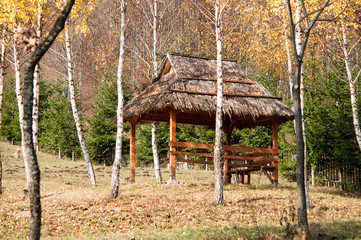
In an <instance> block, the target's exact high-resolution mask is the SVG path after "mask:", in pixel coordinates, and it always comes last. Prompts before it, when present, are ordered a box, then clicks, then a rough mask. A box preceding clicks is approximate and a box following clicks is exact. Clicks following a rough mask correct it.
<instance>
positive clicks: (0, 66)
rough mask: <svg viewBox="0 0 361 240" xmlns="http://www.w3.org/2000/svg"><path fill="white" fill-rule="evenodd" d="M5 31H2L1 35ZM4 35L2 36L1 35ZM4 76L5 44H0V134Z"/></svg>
mask: <svg viewBox="0 0 361 240" xmlns="http://www.w3.org/2000/svg"><path fill="white" fill-rule="evenodd" d="M4 32H5V30H3V33H4ZM3 35H4V34H3ZM4 76H5V43H4V42H3V43H2V44H1V52H0V133H1V127H2V112H3V101H4V100H3V98H4Z"/></svg>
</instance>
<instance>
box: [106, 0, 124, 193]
mask: <svg viewBox="0 0 361 240" xmlns="http://www.w3.org/2000/svg"><path fill="white" fill-rule="evenodd" d="M124 11H125V8H124V0H122V1H121V16H120V18H121V22H120V47H119V63H118V72H117V88H118V108H117V139H116V142H115V158H114V163H113V170H112V180H111V184H110V193H109V196H110V197H111V198H116V197H117V196H118V193H119V171H120V168H121V167H122V162H121V160H122V141H123V105H124V100H123V86H122V78H123V63H124V45H125V38H124V31H125V12H124Z"/></svg>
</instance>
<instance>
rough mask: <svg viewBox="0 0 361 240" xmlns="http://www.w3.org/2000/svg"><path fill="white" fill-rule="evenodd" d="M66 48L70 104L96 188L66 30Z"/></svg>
mask: <svg viewBox="0 0 361 240" xmlns="http://www.w3.org/2000/svg"><path fill="white" fill-rule="evenodd" d="M64 33H65V48H66V57H67V62H68V64H67V70H68V81H69V92H70V102H71V107H72V110H73V117H74V121H75V125H76V130H77V132H78V138H79V142H80V146H81V149H82V151H83V155H84V160H85V164H86V167H87V170H88V175H89V180H90V184H91V186H92V187H95V186H96V183H95V175H94V169H93V165H92V163H91V159H90V154H89V150H88V146H87V144H86V142H85V136H84V132H83V127H82V125H81V121H80V117H79V113H78V109H77V106H76V101H75V89H74V79H73V66H72V53H71V48H70V37H69V30H68V28H65V30H64Z"/></svg>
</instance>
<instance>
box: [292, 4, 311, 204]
mask: <svg viewBox="0 0 361 240" xmlns="http://www.w3.org/2000/svg"><path fill="white" fill-rule="evenodd" d="M295 21H296V26H295V32H296V50H297V53H298V54H299V53H300V52H301V51H302V29H301V24H300V22H301V2H300V0H296V2H295ZM300 65H301V66H300V101H301V123H302V138H303V142H304V147H303V151H304V153H303V156H304V159H303V164H304V181H305V193H306V204H307V209H308V210H309V209H310V199H309V196H308V182H307V143H306V131H305V118H304V114H303V112H304V108H305V94H304V76H303V62H302V61H301V62H300Z"/></svg>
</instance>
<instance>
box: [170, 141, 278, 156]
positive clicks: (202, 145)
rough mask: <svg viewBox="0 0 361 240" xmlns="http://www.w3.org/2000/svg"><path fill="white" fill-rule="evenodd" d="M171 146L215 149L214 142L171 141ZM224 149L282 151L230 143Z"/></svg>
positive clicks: (260, 151) (275, 152) (276, 152)
mask: <svg viewBox="0 0 361 240" xmlns="http://www.w3.org/2000/svg"><path fill="white" fill-rule="evenodd" d="M169 146H172V147H185V148H199V149H214V144H206V143H192V142H175V141H169ZM223 150H226V151H239V152H249V153H268V154H279V152H280V151H279V149H276V150H275V149H270V148H256V147H240V146H229V145H223Z"/></svg>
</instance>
